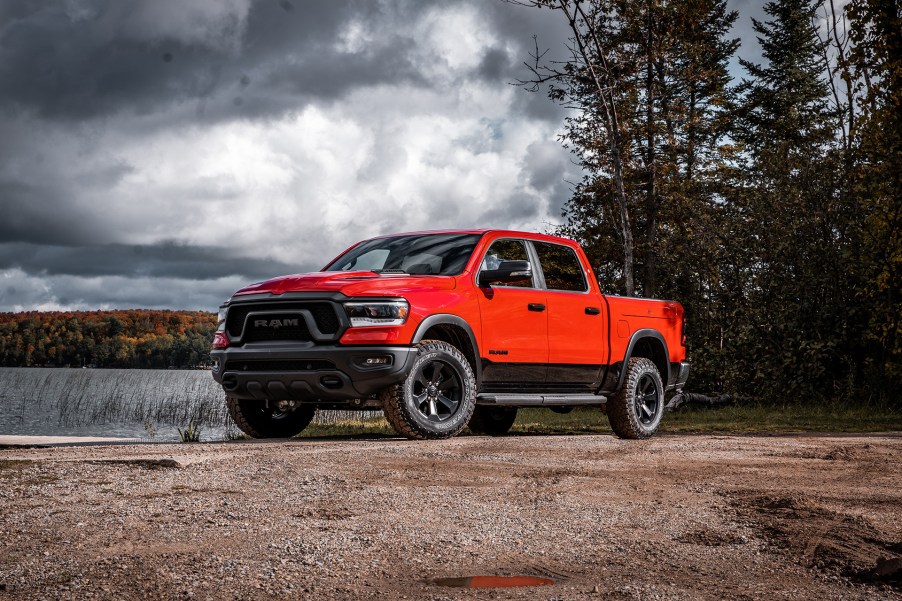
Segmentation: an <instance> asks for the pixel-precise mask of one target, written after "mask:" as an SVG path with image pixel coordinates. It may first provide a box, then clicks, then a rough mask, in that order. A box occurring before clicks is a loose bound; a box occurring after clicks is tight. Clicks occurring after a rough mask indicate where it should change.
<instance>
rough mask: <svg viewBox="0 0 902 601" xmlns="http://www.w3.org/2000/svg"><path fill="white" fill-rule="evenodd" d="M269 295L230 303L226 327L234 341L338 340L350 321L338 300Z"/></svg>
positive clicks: (237, 342)
mask: <svg viewBox="0 0 902 601" xmlns="http://www.w3.org/2000/svg"><path fill="white" fill-rule="evenodd" d="M267 297H268V298H264V299H259V300H258V299H253V300H250V299H248V300H246V301H245V300H244V299H242V300H238V301H237V302H233V303H231V304H230V305H229V309H228V315H227V316H226V323H225V328H226V332H227V333H228V335H229V339H230V341H231V342H232V344H239V345H243V344H245V343H249V342H269V341H300V342H314V343H325V342H334V341H336V340H338V339H339V338H341V335H342V334H344V331H345V330H346V329H347V328H348V326H349V325H350V324H349V323H348V320H347V317H346V316H345V313H344V307H343V306H342V305H341V304H340V303H339V302H337V301H333V300H324V299H321V298H320V299H310V300H300V299H278V298H277V299H273V298H272V297H271V296H270V295H267Z"/></svg>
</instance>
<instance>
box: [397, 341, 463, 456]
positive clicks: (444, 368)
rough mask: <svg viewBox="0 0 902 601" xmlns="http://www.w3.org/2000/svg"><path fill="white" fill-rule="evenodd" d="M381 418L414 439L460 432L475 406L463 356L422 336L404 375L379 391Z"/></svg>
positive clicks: (439, 342)
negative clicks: (410, 367)
mask: <svg viewBox="0 0 902 601" xmlns="http://www.w3.org/2000/svg"><path fill="white" fill-rule="evenodd" d="M382 406H383V409H384V411H385V419H387V420H388V423H389V424H391V426H392V428H394V429H395V431H396V432H397V433H398V434H400V435H402V436H406V437H407V438H411V439H416V440H425V439H435V438H449V437H451V436H455V435H457V434H459V433H460V431H461V430H463V429H464V428H465V427H466V426H467V422H469V421H470V416H471V415H473V408H474V407H475V406H476V378H475V377H474V376H473V369H472V368H471V367H470V364H469V362H468V361H467V359H466V357H464V356H463V354H461V352H460V351H459V350H457V349H456V348H455V347H453V346H452V345H450V344H448V343H447V342H442V341H439V340H425V341H423V342H422V343H420V344H419V345H418V353H417V358H416V359H415V360H414V363H413V369H411V370H410V374H409V375H408V376H407V378H406V379H405V380H404V381H403V382H402V383H401V384H398V385H395V386H391V387H390V388H387V389H386V390H384V391H383V392H382Z"/></svg>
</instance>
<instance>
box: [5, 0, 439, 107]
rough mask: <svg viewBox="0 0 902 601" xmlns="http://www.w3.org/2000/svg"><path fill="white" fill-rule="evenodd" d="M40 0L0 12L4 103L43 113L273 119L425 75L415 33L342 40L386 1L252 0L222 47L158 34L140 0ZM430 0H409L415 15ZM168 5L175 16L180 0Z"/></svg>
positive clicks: (172, 32)
mask: <svg viewBox="0 0 902 601" xmlns="http://www.w3.org/2000/svg"><path fill="white" fill-rule="evenodd" d="M30 4H31V3H29V2H27V1H21V0H20V1H19V2H15V1H12V2H9V5H8V6H6V8H5V11H4V14H3V15H0V16H2V17H5V22H4V23H0V25H2V27H0V104H2V105H3V106H5V107H6V108H7V110H10V109H16V110H23V111H27V112H30V113H34V114H37V115H39V116H41V117H49V118H54V119H64V120H81V119H89V118H95V117H98V116H104V115H110V114H113V113H117V112H128V113H136V114H147V113H152V112H156V111H162V110H165V109H167V108H168V107H170V106H172V105H174V104H179V103H184V102H192V103H197V102H199V103H201V104H200V106H201V109H202V110H201V115H202V116H206V117H210V118H231V117H240V118H246V117H248V116H251V117H258V116H264V117H265V116H268V115H271V114H278V113H281V112H285V111H290V110H296V109H297V107H298V104H299V103H301V102H303V101H304V100H305V99H306V100H308V101H309V100H311V99H332V98H336V97H339V96H341V95H342V94H345V93H347V92H348V91H349V90H353V89H355V88H356V87H359V86H361V85H370V84H375V83H380V82H386V83H388V82H391V83H398V82H399V81H403V80H405V79H410V80H416V81H417V82H418V84H419V85H425V81H426V79H425V78H424V77H422V76H421V74H420V73H419V72H418V71H417V68H416V67H414V65H413V63H412V62H411V60H410V53H411V50H412V49H413V44H412V42H411V40H410V39H407V38H405V37H403V36H401V35H390V36H380V37H379V38H378V39H375V40H373V41H371V42H369V43H368V44H367V45H366V46H365V47H363V48H360V49H359V51H357V52H342V51H341V50H340V49H339V48H338V47H337V46H336V41H337V40H338V38H339V34H340V33H341V30H342V27H344V26H346V25H347V23H348V21H349V19H350V17H351V16H353V17H354V18H357V19H361V20H362V21H363V22H366V21H368V20H378V19H380V18H386V16H385V15H381V14H380V7H379V5H377V4H376V3H354V2H351V1H350V0H346V1H343V2H322V3H320V2H314V3H304V8H303V10H299V9H297V8H296V7H295V8H293V9H291V10H287V9H286V8H285V7H287V6H293V5H290V4H288V3H283V5H279V4H276V3H273V2H265V1H257V2H253V3H252V4H251V5H250V10H249V12H248V14H247V15H246V19H245V20H243V21H242V20H241V19H242V16H241V15H228V14H226V15H225V16H224V17H223V19H225V23H224V24H221V25H222V26H221V28H220V29H221V31H218V34H219V35H218V37H216V38H214V41H216V42H217V43H212V42H211V40H210V39H208V38H212V34H211V35H210V36H198V35H197V34H196V32H195V31H194V30H191V29H188V30H187V31H180V30H179V29H178V28H173V27H169V28H168V29H167V30H164V31H162V32H156V31H155V30H154V29H153V27H151V26H149V25H147V24H145V23H141V22H139V21H137V17H135V15H134V14H133V12H134V11H133V9H134V8H135V7H133V6H132V4H131V3H122V2H118V1H117V0H105V1H104V0H94V1H89V2H86V3H85V6H86V7H87V8H85V9H84V10H83V11H81V12H80V13H78V14H73V11H72V10H71V7H68V6H67V5H65V4H62V3H60V4H47V5H46V6H44V7H42V8H40V9H37V10H35V9H32V10H29V9H28V7H29V6H30ZM191 4H194V5H204V4H209V5H215V4H216V2H214V1H213V0H208V2H206V3H205V2H200V1H198V2H193V3H191ZM222 4H223V5H227V3H222ZM189 6H190V5H189ZM428 6H429V3H427V2H417V3H413V4H411V5H410V6H409V9H408V10H409V12H410V13H412V14H411V15H410V17H411V18H412V17H413V16H414V15H415V14H416V13H419V12H421V11H423V10H425V9H426V8H428ZM170 9H171V11H172V12H173V13H175V14H177V13H178V11H179V5H178V4H174V5H172V6H171V7H170ZM226 17H229V18H230V19H231V21H230V20H229V19H226ZM174 18H177V17H174ZM186 18H187V17H186ZM229 36H231V38H232V39H231V40H230V39H229ZM238 86H240V87H239V88H238V89H239V90H240V92H241V93H240V95H236V94H235V93H234V91H235V89H236V87H238ZM211 103H212V104H213V105H215V106H211Z"/></svg>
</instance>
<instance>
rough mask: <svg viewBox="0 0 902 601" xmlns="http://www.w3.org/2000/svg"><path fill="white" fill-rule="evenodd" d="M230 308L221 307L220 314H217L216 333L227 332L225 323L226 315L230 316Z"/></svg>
mask: <svg viewBox="0 0 902 601" xmlns="http://www.w3.org/2000/svg"><path fill="white" fill-rule="evenodd" d="M228 312H229V309H228V307H220V308H219V313H217V314H216V331H217V332H221V331H223V330H225V321H226V315H227V314H228Z"/></svg>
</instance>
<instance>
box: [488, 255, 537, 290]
mask: <svg viewBox="0 0 902 601" xmlns="http://www.w3.org/2000/svg"><path fill="white" fill-rule="evenodd" d="M531 280H532V267H530V265H529V261H501V264H500V265H499V266H498V269H485V270H483V271H480V272H479V280H478V283H479V287H480V288H488V287H490V286H491V285H492V284H493V283H497V284H519V283H521V282H529V281H531Z"/></svg>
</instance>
